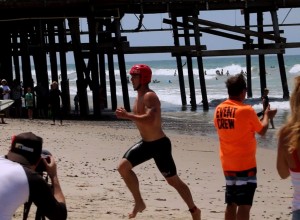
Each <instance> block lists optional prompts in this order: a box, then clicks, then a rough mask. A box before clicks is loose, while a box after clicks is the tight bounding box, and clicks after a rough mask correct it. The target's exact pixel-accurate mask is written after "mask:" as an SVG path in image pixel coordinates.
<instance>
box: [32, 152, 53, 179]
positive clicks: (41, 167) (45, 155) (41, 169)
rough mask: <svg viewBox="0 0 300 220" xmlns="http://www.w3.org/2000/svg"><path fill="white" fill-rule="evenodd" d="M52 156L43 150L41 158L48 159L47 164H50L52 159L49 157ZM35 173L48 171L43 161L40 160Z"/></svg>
mask: <svg viewBox="0 0 300 220" xmlns="http://www.w3.org/2000/svg"><path fill="white" fill-rule="evenodd" d="M51 155H52V154H51V153H50V152H49V151H48V150H42V153H41V157H42V158H44V159H46V161H47V163H50V157H49V156H51ZM35 171H36V172H38V173H43V172H45V171H46V167H45V164H44V161H43V160H40V162H39V164H38V165H37V167H36V169H35Z"/></svg>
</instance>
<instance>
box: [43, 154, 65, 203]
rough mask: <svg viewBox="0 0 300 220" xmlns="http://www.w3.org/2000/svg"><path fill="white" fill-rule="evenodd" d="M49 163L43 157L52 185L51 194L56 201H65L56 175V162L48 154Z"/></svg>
mask: <svg viewBox="0 0 300 220" xmlns="http://www.w3.org/2000/svg"><path fill="white" fill-rule="evenodd" d="M49 158H50V160H49V163H48V162H47V160H46V159H44V158H43V160H44V163H45V166H46V169H47V173H48V175H49V177H50V179H51V183H52V187H53V195H54V197H55V199H56V200H57V201H58V202H61V203H66V201H65V196H64V194H63V192H62V190H61V187H60V183H59V180H58V176H57V167H56V162H55V160H54V158H53V157H52V156H49Z"/></svg>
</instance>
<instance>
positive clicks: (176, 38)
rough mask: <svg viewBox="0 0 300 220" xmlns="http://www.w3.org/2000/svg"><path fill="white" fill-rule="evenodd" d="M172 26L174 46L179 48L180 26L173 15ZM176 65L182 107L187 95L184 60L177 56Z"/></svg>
mask: <svg viewBox="0 0 300 220" xmlns="http://www.w3.org/2000/svg"><path fill="white" fill-rule="evenodd" d="M171 20H172V26H173V38H174V45H175V46H179V45H180V43H179V36H178V35H179V34H178V26H177V17H176V15H175V14H171ZM176 63H177V70H178V79H179V88H180V95H181V103H182V106H186V105H187V102H186V93H185V83H184V76H183V69H182V66H183V65H182V59H181V56H180V55H176Z"/></svg>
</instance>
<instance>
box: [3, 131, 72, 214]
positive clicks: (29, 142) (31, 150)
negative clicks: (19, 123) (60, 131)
mask: <svg viewBox="0 0 300 220" xmlns="http://www.w3.org/2000/svg"><path fill="white" fill-rule="evenodd" d="M42 145H43V139H42V138H41V137H39V136H36V135H35V134H33V133H32V132H25V133H21V134H19V135H16V136H13V137H12V143H11V147H10V150H9V152H8V153H7V155H5V156H2V157H0V170H1V172H0V219H1V220H11V219H12V217H13V214H14V213H15V211H16V210H17V208H18V207H19V206H21V205H22V204H25V203H26V202H33V203H34V204H35V205H36V206H37V210H38V211H39V213H40V214H41V215H43V216H45V217H47V218H48V219H50V220H51V219H55V220H65V219H66V218H67V208H66V201H65V197H64V194H63V192H62V189H61V187H60V183H59V180H58V175H57V166H56V162H55V160H54V158H53V157H52V156H51V155H47V156H44V155H42ZM41 166H42V167H43V169H45V170H44V171H46V172H47V174H48V175H49V178H50V179H51V186H52V187H51V186H50V185H49V184H48V183H47V181H46V180H45V179H44V178H43V176H42V175H41V174H40V173H38V172H37V171H36V169H37V167H41ZM25 219H26V218H25Z"/></svg>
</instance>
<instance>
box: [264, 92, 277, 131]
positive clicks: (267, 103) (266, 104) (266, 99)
mask: <svg viewBox="0 0 300 220" xmlns="http://www.w3.org/2000/svg"><path fill="white" fill-rule="evenodd" d="M268 95H269V89H267V88H265V89H264V95H263V97H262V103H263V113H264V112H265V111H266V109H267V108H268V106H269V96H268ZM270 124H271V126H272V129H274V128H275V127H274V122H273V118H270Z"/></svg>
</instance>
